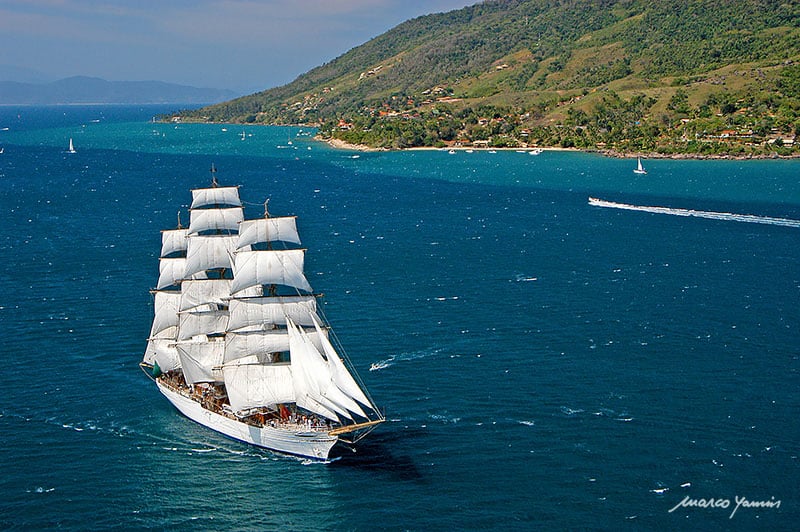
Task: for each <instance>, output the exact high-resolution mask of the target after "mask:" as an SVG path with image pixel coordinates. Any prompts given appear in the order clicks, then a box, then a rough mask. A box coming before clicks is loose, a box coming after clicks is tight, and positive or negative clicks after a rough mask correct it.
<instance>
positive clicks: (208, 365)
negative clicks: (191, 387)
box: [176, 341, 225, 384]
mask: <svg viewBox="0 0 800 532" xmlns="http://www.w3.org/2000/svg"><path fill="white" fill-rule="evenodd" d="M176 347H177V348H178V356H179V357H180V360H181V369H182V370H183V376H184V378H185V379H186V382H187V383H189V384H197V383H198V382H222V371H221V369H220V366H221V365H222V357H223V353H224V351H225V342H222V341H213V342H179V343H178V344H177V345H176Z"/></svg>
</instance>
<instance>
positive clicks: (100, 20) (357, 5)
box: [0, 0, 479, 93]
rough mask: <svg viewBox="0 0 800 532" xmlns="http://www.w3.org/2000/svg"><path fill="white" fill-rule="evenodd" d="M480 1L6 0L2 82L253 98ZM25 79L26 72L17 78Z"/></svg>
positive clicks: (0, 20) (0, 24)
mask: <svg viewBox="0 0 800 532" xmlns="http://www.w3.org/2000/svg"><path fill="white" fill-rule="evenodd" d="M478 2H479V0H294V1H292V0H196V1H193V0H112V1H102V0H0V76H3V77H6V78H8V77H9V74H8V73H9V72H13V71H15V70H16V69H30V70H32V71H34V72H39V73H41V74H43V75H44V77H46V78H49V80H55V79H60V78H64V77H69V76H75V75H85V76H97V77H101V78H105V79H107V80H110V81H138V80H160V81H168V82H172V83H180V84H185V85H193V86H196V87H214V88H226V89H233V90H236V91H237V92H242V93H244V92H248V93H249V92H254V91H257V90H261V89H266V88H270V87H275V86H278V85H282V84H284V83H288V82H289V81H292V80H293V79H294V78H296V77H297V76H298V75H300V74H302V73H303V72H306V71H307V70H309V69H311V68H313V67H315V66H318V65H320V64H323V63H325V62H328V61H330V60H331V59H334V58H336V57H338V56H339V55H341V54H343V53H344V52H346V51H347V50H349V49H351V48H353V47H354V46H357V45H359V44H361V43H363V42H366V41H367V40H369V39H371V38H372V37H376V36H377V35H380V34H381V33H383V32H385V31H386V30H388V29H390V28H392V27H394V26H396V25H397V24H399V23H401V22H403V21H404V20H407V19H410V18H414V17H417V16H420V15H426V14H429V13H437V12H443V11H450V10H452V9H458V8H461V7H464V6H467V5H471V4H475V3H478ZM20 75H21V74H19V73H18V76H20Z"/></svg>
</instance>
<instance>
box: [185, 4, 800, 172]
mask: <svg viewBox="0 0 800 532" xmlns="http://www.w3.org/2000/svg"><path fill="white" fill-rule="evenodd" d="M798 20H800V3H798V2H785V1H784V2H766V1H764V0H724V1H719V0H681V1H680V2H666V1H662V2H658V1H656V2H654V1H652V0H486V1H484V2H482V3H480V4H476V5H474V6H470V7H466V8H463V9H459V10H456V11H451V12H449V13H439V14H434V15H427V16H423V17H418V18H415V19H412V20H409V21H407V22H404V23H402V24H400V25H399V26H397V27H395V28H393V29H391V30H389V31H388V32H386V33H384V34H382V35H379V36H378V37H375V38H374V39H372V40H370V41H369V42H366V43H364V44H363V45H361V46H358V47H356V48H353V49H352V50H350V51H349V52H347V53H346V54H344V55H342V56H340V57H338V58H336V59H334V60H332V61H330V62H328V63H326V64H324V65H321V66H319V67H317V68H315V69H313V70H311V71H309V72H307V73H305V74H303V75H301V76H300V77H298V78H297V79H296V80H294V81H293V82H292V83H289V84H287V85H284V86H282V87H277V88H273V89H269V90H266V91H263V92H259V93H257V94H253V95H250V96H245V97H242V98H237V99H235V100H232V101H230V102H225V103H220V104H217V105H213V106H209V107H205V108H203V109H198V110H194V111H191V112H185V113H182V115H181V116H182V118H183V119H185V120H198V121H213V122H249V123H267V124H299V123H306V124H316V125H318V126H319V127H320V133H321V134H322V135H327V136H331V137H334V138H337V139H340V140H344V141H346V142H349V143H352V144H366V145H369V146H373V147H381V148H406V147H414V146H445V145H448V146H449V145H453V144H456V145H459V144H460V145H476V146H478V145H488V146H497V147H501V146H524V145H537V146H563V147H577V148H582V149H589V150H594V149H599V150H617V151H622V152H626V153H630V152H648V153H663V154H665V155H666V154H674V153H682V154H698V155H712V154H732V155H741V156H748V155H750V154H755V155H758V154H762V155H763V154H766V153H778V154H781V155H783V154H785V153H789V154H792V153H795V154H796V153H798V152H800V150H798V148H796V147H794V137H795V134H796V133H800V104H798V102H800V25H798ZM798 144H800V142H799V143H798Z"/></svg>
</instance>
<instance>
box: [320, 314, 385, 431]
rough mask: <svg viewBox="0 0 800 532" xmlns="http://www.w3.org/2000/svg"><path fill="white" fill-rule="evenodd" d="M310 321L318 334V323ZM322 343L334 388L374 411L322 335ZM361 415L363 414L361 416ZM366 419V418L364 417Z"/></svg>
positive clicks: (327, 340)
mask: <svg viewBox="0 0 800 532" xmlns="http://www.w3.org/2000/svg"><path fill="white" fill-rule="evenodd" d="M311 319H312V321H313V322H314V328H315V329H316V330H317V333H319V332H320V330H321V327H320V325H319V323H317V319H316V318H315V317H313V316H312V317H311ZM320 341H321V342H322V349H323V353H325V357H326V358H327V359H328V366H329V367H330V372H331V376H332V377H333V382H334V383H335V384H336V386H337V387H338V388H339V389H340V390H342V391H343V392H344V393H345V394H347V396H348V397H351V398H353V399H355V400H356V401H358V402H359V403H361V404H362V405H364V406H366V407H368V408H370V409H372V410H375V407H374V406H373V405H372V402H371V401H370V400H369V399H367V396H366V395H365V394H364V391H363V390H362V389H361V387H360V386H359V385H358V383H357V382H356V381H355V379H354V378H353V376H352V375H351V374H350V372H349V371H348V370H347V367H346V366H345V365H344V362H343V361H342V359H341V358H340V357H339V354H338V353H337V352H336V349H334V347H333V345H332V344H331V342H330V340H329V339H328V336H327V335H323V337H322V338H321V340H320ZM353 412H356V413H358V412H357V411H355V410H353ZM362 415H363V414H362ZM364 417H366V416H364Z"/></svg>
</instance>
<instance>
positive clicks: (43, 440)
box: [0, 106, 800, 530]
mask: <svg viewBox="0 0 800 532" xmlns="http://www.w3.org/2000/svg"><path fill="white" fill-rule="evenodd" d="M171 110H174V109H172V108H168V107H163V106H161V107H158V106H149V107H141V106H132V107H115V106H85V107H82V106H69V107H0V147H2V148H3V153H2V154H0V212H2V224H0V257H2V263H3V265H2V269H0V272H2V277H0V282H1V283H2V284H1V285H0V288H1V290H0V323H2V326H3V327H2V328H3V331H2V332H3V342H2V345H3V349H2V362H3V366H2V367H3V370H4V376H3V379H2V393H0V437H1V438H2V443H0V471H1V472H2V474H0V528H2V529H11V530H28V529H57V528H58V529H66V530H94V529H110V528H115V529H157V530H163V529H174V530H195V529H199V530H375V529H385V530H476V529H478V530H548V529H554V530H565V529H609V530H627V529H632V530H639V529H644V530H648V529H649V530H656V529H659V530H661V529H734V530H736V529H743V530H748V529H754V528H757V529H769V530H791V529H795V530H796V527H797V524H798V522H800V494H799V492H798V488H800V458H798V456H800V417H799V416H800V373H799V371H800V342H799V341H798V334H799V333H800V245H799V244H800V227H798V222H797V221H798V220H800V161H785V160H768V161H672V160H645V161H644V164H645V167H646V168H647V169H648V172H649V173H648V174H647V175H645V176H639V175H635V174H634V173H633V172H632V170H633V168H634V167H635V161H634V160H630V159H611V158H604V157H600V156H596V155H591V154H581V153H566V152H555V151H547V152H544V153H542V154H541V155H538V156H532V155H529V154H527V153H517V152H516V151H513V150H511V151H501V152H498V153H488V152H486V151H480V152H477V151H476V152H475V153H467V152H466V151H460V152H458V153H455V154H449V153H447V152H445V151H436V150H430V151H413V152H402V153H360V154H359V153H356V152H350V151H344V150H334V149H331V148H329V147H328V146H326V145H324V144H321V143H319V142H315V141H313V140H312V137H311V136H310V133H313V132H310V131H307V130H302V129H300V128H277V127H256V126H252V127H242V126H227V127H225V126H221V125H189V124H172V123H169V124H167V123H154V122H152V121H151V119H152V117H153V116H154V115H157V114H158V113H161V112H167V111H171ZM243 133H244V137H242V134H243ZM70 138H72V139H73V142H74V144H75V147H76V150H77V153H75V154H68V153H65V152H66V148H67V146H68V143H69V139H70ZM212 163H213V164H214V165H216V167H217V169H218V173H217V177H218V179H219V181H220V182H221V183H222V184H225V185H235V184H239V185H241V186H242V188H241V191H240V193H241V196H242V198H243V200H244V201H245V202H246V213H247V215H248V216H250V217H258V216H260V215H261V214H262V213H263V202H264V200H265V199H266V198H269V199H270V203H269V208H270V212H271V213H272V214H274V215H284V214H285V215H297V216H298V217H299V222H298V224H299V229H300V232H301V237H302V238H303V241H304V245H305V247H307V249H308V251H307V254H306V270H307V276H308V278H309V280H310V282H311V284H312V286H314V288H315V289H316V290H317V291H319V292H323V293H324V294H325V299H324V301H325V306H324V309H325V314H326V316H327V318H328V319H329V321H330V322H331V324H332V325H333V327H334V330H335V331H336V334H337V336H338V337H339V339H340V340H341V342H342V343H343V344H344V346H345V348H346V350H347V354H348V356H349V358H350V360H351V361H352V363H353V365H354V366H355V368H356V369H357V370H358V372H359V374H360V375H361V377H362V378H363V380H364V381H365V382H366V385H367V387H368V388H369V390H370V392H371V393H372V395H373V397H374V398H375V400H376V401H377V403H378V404H379V405H380V406H381V407H382V408H383V409H385V412H386V415H387V418H388V420H389V421H388V422H387V423H385V424H384V425H382V426H381V427H379V428H378V429H377V430H376V431H375V432H374V433H372V434H371V435H370V436H369V437H367V438H366V439H365V440H363V441H362V442H361V444H360V445H359V446H358V447H357V448H356V451H355V452H353V451H351V450H350V449H348V448H346V447H341V448H339V451H338V452H337V453H336V454H335V456H334V457H333V460H331V461H330V462H329V463H318V462H312V461H309V460H303V459H299V458H293V457H287V456H283V455H279V454H274V453H272V452H269V451H266V450H260V449H256V448H253V447H249V446H247V445H245V444H241V443H238V442H235V441H232V440H229V439H227V438H225V437H223V436H221V435H219V434H217V433H214V432H212V431H210V430H208V429H205V428H203V427H201V426H199V425H197V424H195V423H193V422H191V421H189V420H187V419H185V418H183V417H181V416H180V415H179V414H178V413H177V412H176V411H175V410H174V409H173V408H172V407H171V405H170V404H169V403H168V402H167V401H166V400H165V399H164V398H163V397H161V396H160V394H159V393H158V391H157V390H156V388H155V386H154V385H153V383H152V382H151V381H150V380H149V379H148V378H147V377H146V376H145V375H144V374H143V373H142V372H141V371H140V369H139V368H138V366H137V364H138V362H139V361H140V360H141V357H142V353H143V351H144V348H145V339H146V337H147V334H148V332H149V328H150V322H151V320H152V312H153V307H152V297H151V295H150V293H149V290H150V289H151V288H152V287H153V286H154V285H155V281H156V278H157V274H158V252H159V246H160V234H159V231H160V230H161V229H169V228H172V227H174V226H175V224H176V222H177V215H178V211H179V210H180V211H181V216H182V220H183V222H184V223H186V222H187V221H188V210H187V205H188V203H189V201H190V198H191V195H190V192H189V191H190V189H191V188H194V187H203V186H208V185H209V184H210V178H211V174H210V172H209V169H210V167H211V165H212ZM589 197H594V198H599V199H602V200H605V201H608V202H612V203H616V204H625V205H628V206H635V207H661V208H663V209H662V210H655V211H653V210H646V209H645V210H636V209H633V210H631V209H621V208H616V207H614V206H610V207H609V206H606V207H601V206H594V205H590V204H589V201H588V200H589ZM687 212H689V213H695V214H697V213H713V214H714V216H713V217H703V216H697V215H688V214H686V213H687ZM741 215H749V216H744V217H742V216H741ZM776 219H778V221H780V220H783V221H784V222H786V223H774V220H776ZM771 220H773V221H771ZM710 499H713V501H709V500H710ZM742 499H746V501H747V503H740V502H741V500H742ZM682 502H683V503H684V504H683V505H681V503H682ZM709 502H713V506H714V507H708V506H709ZM778 502H779V504H777V505H776V504H775V503H778ZM692 503H694V505H693V506H689V505H690V504H692ZM759 503H760V504H759ZM766 503H769V504H766ZM698 504H700V505H702V506H700V507H698V506H697V505H698ZM726 504H727V507H726ZM754 504H755V505H756V506H761V507H754ZM737 506H739V507H738V509H737V510H736V511H735V512H733V510H734V509H735V508H736V507H737Z"/></svg>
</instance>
